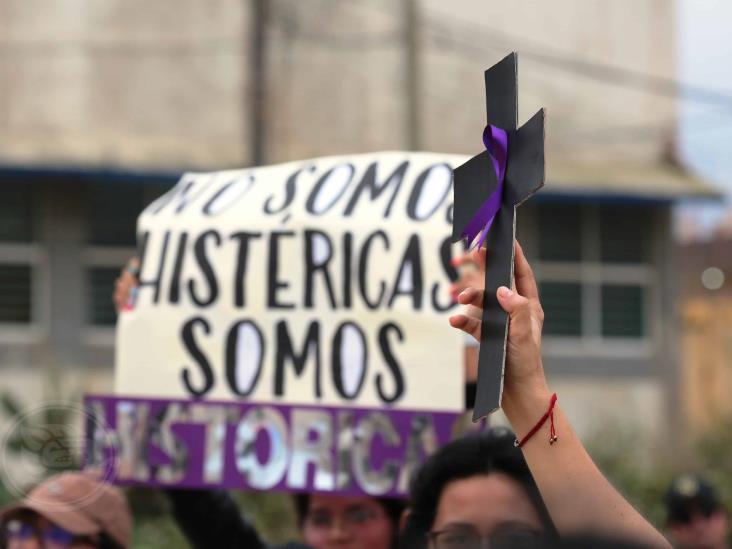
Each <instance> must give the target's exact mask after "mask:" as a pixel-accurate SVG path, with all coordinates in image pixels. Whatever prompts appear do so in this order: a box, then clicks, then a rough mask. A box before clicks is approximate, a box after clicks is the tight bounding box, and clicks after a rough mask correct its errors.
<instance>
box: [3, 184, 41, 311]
mask: <svg viewBox="0 0 732 549" xmlns="http://www.w3.org/2000/svg"><path fill="white" fill-rule="evenodd" d="M33 202H34V186H33V185H30V184H24V183H13V182H3V184H2V185H0V323H1V324H5V325H8V324H10V325H13V324H15V325H30V324H32V323H33V321H34V318H33V316H34V315H33V298H34V295H33V294H34V292H33V280H34V278H33V277H34V270H35V268H36V267H37V263H38V260H39V253H38V247H37V245H36V244H35V243H34V239H35V231H34V215H33Z"/></svg>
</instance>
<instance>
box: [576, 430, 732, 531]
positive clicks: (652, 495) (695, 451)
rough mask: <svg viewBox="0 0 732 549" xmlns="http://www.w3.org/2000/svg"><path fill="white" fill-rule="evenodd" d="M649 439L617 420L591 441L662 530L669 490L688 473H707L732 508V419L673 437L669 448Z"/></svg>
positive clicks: (610, 474) (600, 461) (604, 465)
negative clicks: (687, 435) (690, 434)
mask: <svg viewBox="0 0 732 549" xmlns="http://www.w3.org/2000/svg"><path fill="white" fill-rule="evenodd" d="M649 444H650V442H649V437H647V436H644V434H643V433H642V432H640V430H638V429H635V428H633V427H620V426H617V425H614V426H606V427H604V428H602V429H600V430H598V431H596V432H595V434H594V435H593V436H591V437H589V438H588V440H587V441H586V446H587V448H588V451H589V453H590V455H591V456H592V459H593V460H594V461H595V463H596V464H597V466H598V467H599V468H600V470H601V471H602V472H603V474H605V476H606V477H607V478H608V479H609V480H610V482H612V484H613V485H614V486H615V487H616V488H617V489H618V490H619V491H620V492H621V493H622V494H623V495H624V496H625V497H626V498H627V499H628V500H629V501H630V502H631V503H632V504H633V505H634V506H635V507H636V508H637V509H638V510H639V511H640V512H641V513H642V514H643V515H644V516H645V517H647V518H648V519H649V520H650V521H651V522H652V523H653V524H654V525H655V526H656V527H657V528H659V529H663V527H664V522H665V520H666V516H665V514H666V511H665V507H664V502H663V498H664V494H665V493H666V490H667V489H668V487H669V486H670V484H671V482H672V481H673V479H674V478H675V477H677V476H678V475H680V474H681V473H684V472H696V473H700V474H702V475H703V476H704V477H705V478H707V479H708V480H709V481H710V482H711V483H712V484H713V485H714V486H715V488H716V489H717V490H718V491H719V494H720V496H721V497H722V499H723V501H724V502H725V503H726V504H727V508H728V509H732V418H730V419H728V420H726V421H723V422H721V423H719V424H718V425H717V426H715V427H714V428H713V429H710V430H709V431H708V432H706V433H704V434H703V435H702V436H700V437H697V438H696V439H695V440H692V441H686V442H684V441H680V440H678V439H675V440H670V441H667V446H666V447H664V448H655V447H651V446H649Z"/></svg>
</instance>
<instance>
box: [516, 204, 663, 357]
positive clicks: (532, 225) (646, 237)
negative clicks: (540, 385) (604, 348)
mask: <svg viewBox="0 0 732 549" xmlns="http://www.w3.org/2000/svg"><path fill="white" fill-rule="evenodd" d="M532 212H533V214H532ZM526 213H528V214H529V215H527V216H525V217H526V218H528V219H525V222H526V225H527V226H526V227H524V230H522V231H521V232H522V233H523V234H524V238H526V239H530V240H531V244H530V246H529V248H530V251H531V252H533V253H531V255H532V256H533V258H532V261H533V265H534V267H535V270H536V273H537V278H538V280H539V291H540V295H541V300H542V305H543V307H544V312H545V323H544V333H545V335H546V336H548V337H549V338H552V337H556V338H577V339H581V340H584V341H586V342H587V343H588V344H590V345H593V344H595V343H598V342H604V343H612V342H620V341H623V342H630V341H633V340H634V341H642V340H644V339H645V338H647V337H648V336H649V333H650V329H649V321H650V312H649V310H648V304H649V303H651V302H652V299H651V298H652V295H651V294H652V291H653V288H654V285H653V281H654V277H655V271H654V267H653V262H652V258H651V244H652V236H651V235H652V234H653V227H654V210H653V209H652V207H650V206H646V205H634V204H622V205H621V204H618V205H615V204H609V205H597V204H590V203H574V204H572V203H551V202H549V203H546V202H539V203H538V204H536V205H533V206H532V207H531V208H526ZM521 219H522V216H519V222H521Z"/></svg>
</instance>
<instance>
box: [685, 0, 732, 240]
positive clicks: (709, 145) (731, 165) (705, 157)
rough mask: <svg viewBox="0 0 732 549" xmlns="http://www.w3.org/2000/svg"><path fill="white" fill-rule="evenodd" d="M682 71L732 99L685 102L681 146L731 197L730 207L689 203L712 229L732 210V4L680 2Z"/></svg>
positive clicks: (691, 161) (698, 169) (706, 0)
mask: <svg viewBox="0 0 732 549" xmlns="http://www.w3.org/2000/svg"><path fill="white" fill-rule="evenodd" d="M676 2H677V12H676V13H677V19H676V24H677V48H678V52H677V54H678V73H677V77H678V79H679V80H680V81H681V82H684V83H686V84H690V85H693V86H698V87H702V88H705V89H710V90H715V91H717V92H719V93H722V94H725V95H729V97H730V106H729V108H727V107H713V106H712V107H710V106H709V105H704V104H700V103H698V102H696V101H690V100H683V101H682V103H681V105H680V112H679V114H680V117H679V146H680V150H681V154H682V155H683V158H684V159H685V161H686V163H687V164H688V165H689V166H691V167H692V168H693V169H694V171H695V172H697V173H698V174H699V175H700V176H702V177H704V178H705V179H707V180H708V181H710V182H712V183H714V184H716V185H717V186H718V187H719V188H720V189H721V190H723V191H724V192H725V193H726V197H727V198H726V204H725V205H724V206H710V205H703V204H701V205H687V206H685V207H684V210H685V211H686V212H687V213H690V214H694V212H696V213H697V215H698V217H699V219H700V220H701V222H702V223H703V224H704V225H706V226H713V225H715V224H716V223H717V222H718V220H719V218H720V217H721V216H722V215H724V213H725V212H724V208H725V207H726V208H732V40H730V38H731V35H732V32H731V31H732V2H731V1H730V0H676Z"/></svg>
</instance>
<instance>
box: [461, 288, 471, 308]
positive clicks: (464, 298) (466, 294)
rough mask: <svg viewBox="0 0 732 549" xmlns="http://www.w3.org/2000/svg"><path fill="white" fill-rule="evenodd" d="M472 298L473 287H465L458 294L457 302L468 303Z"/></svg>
mask: <svg viewBox="0 0 732 549" xmlns="http://www.w3.org/2000/svg"><path fill="white" fill-rule="evenodd" d="M474 298H475V288H465V289H464V290H463V291H462V292H460V294H459V295H458V303H461V304H463V305H467V304H468V303H470V302H471V301H473V299H474Z"/></svg>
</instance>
